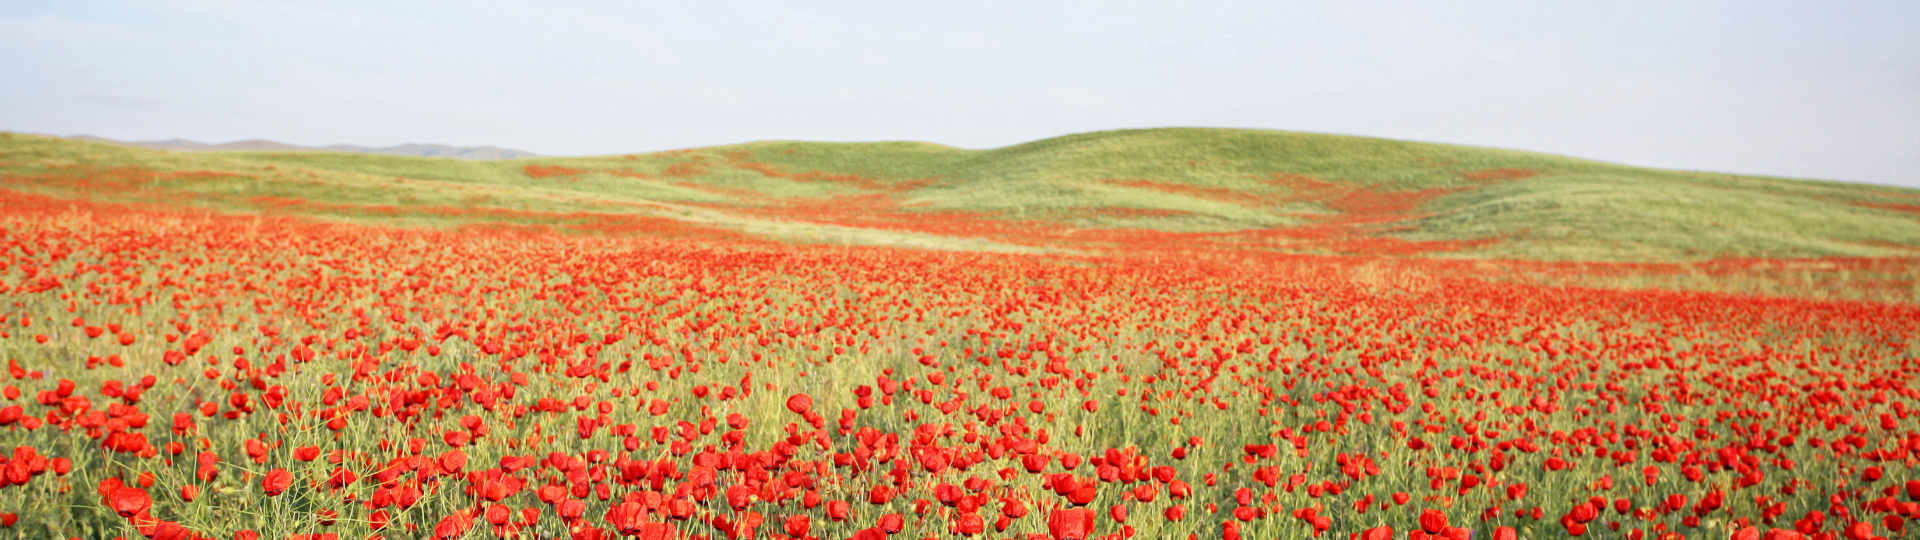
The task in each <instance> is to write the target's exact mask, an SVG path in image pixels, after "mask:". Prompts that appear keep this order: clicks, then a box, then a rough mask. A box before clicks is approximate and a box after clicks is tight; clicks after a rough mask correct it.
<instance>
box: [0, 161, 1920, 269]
mask: <svg viewBox="0 0 1920 540" xmlns="http://www.w3.org/2000/svg"><path fill="white" fill-rule="evenodd" d="M0 188H4V189H9V190H14V191H20V192H27V193H35V194H40V195H47V196H52V197H58V198H85V199H91V200H100V201H108V202H127V203H141V204H168V205H194V206H201V207H207V208H211V209H216V210H219V211H225V212H242V213H268V214H291V215H299V216H307V217H313V218H319V219H344V220H352V221H360V222H374V223H385V224H393V225H402V226H461V225H475V224H504V225H534V226H542V227H552V228H556V229H560V230H568V231H581V232H593V231H599V232H607V231H624V232H623V233H624V234H664V233H671V232H672V231H673V229H674V225H675V224H682V225H685V226H686V227H688V228H689V230H695V231H707V232H725V233H737V234H744V235H748V236H757V237H767V238H775V239H782V240H799V241H816V242H832V243H856V244H884V245H905V246H916V247H927V248H942V249H986V250H1065V251H1082V250H1098V249H1152V248H1155V247H1159V246H1166V247H1170V248H1180V247H1190V246H1194V245H1205V246H1211V247H1227V248H1234V249H1260V250H1275V251H1297V252H1336V253H1376V254H1391V255H1422V256H1447V257H1498V258H1522V259H1544V260H1697V259H1704V258H1717V257H1735V256H1761V257H1823V256H1864V257H1885V256H1913V255H1915V254H1917V253H1920V252H1916V251H1915V250H1916V248H1920V190H1911V189H1902V188H1893V187H1883V186H1872V185H1862V184H1848V183H1838V182H1821V181H1807V180H1790V179H1780V178H1761V177H1750V176H1736V175H1727V174H1716V173H1706V172H1685V171H1669V170H1657V169H1646V168H1638V167H1628V166H1622V165H1615V164H1609V163H1602V162H1595V161H1588V160H1581V159H1573V158H1566V157H1560V156H1552V155H1545V154H1537V153H1529V152H1518V151H1509V150H1498V149H1488V148H1476V147H1467V146H1456V145H1446V144H1430V143H1415V142H1405V141H1395V140H1387V139H1377V138H1366V137H1350V136H1337V135H1321V134H1308V133H1293V132H1281V131H1260V130H1233V129H1201V128H1177V129H1149V130H1125V131H1105V132H1095V133H1082V134H1075V135H1068V136H1063V137H1056V138H1051V139H1045V140H1040V141H1034V142H1029V143H1025V144H1019V145H1014V146H1008V147H1004V148H995V149H988V150H967V149H959V148H952V147H947V146H941V145H936V144H928V143H916V142H878V143H815V142H789V141H770V142H756V143H748V144H739V145H731V146H718V147H708V148H695V149H688V150H677V151H670V152H657V153H649V154H637V155H612V156H595V157H576V158H531V159H517V160H496V161H463V160H454V159H444V158H417V157H401V156H383V155H365V154H343V153H327V152H270V151H269V152H195V153H174V152H165V151H157V150H149V149H142V148H131V147H124V146H116V145H109V144H100V143H94V142H86V141H78V140H70V139H59V138H51V137H40V136H32V135H23V134H0ZM642 224H644V226H641V225H642ZM614 225H622V226H614Z"/></svg>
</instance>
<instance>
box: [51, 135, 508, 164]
mask: <svg viewBox="0 0 1920 540" xmlns="http://www.w3.org/2000/svg"><path fill="white" fill-rule="evenodd" d="M67 138H69V139H78V140H83V141H93V142H103V143H111V144H119V145H126V146H138V147H142V148H152V149H155V150H173V151H178V152H214V151H228V150H239V151H271V152H349V153H355V154H388V155H395V156H420V157H445V158H455V159H517V158H527V157H538V156H539V154H535V153H533V152H528V151H525V150H514V149H512V148H501V147H498V146H447V145H444V144H416V143H407V144H399V145H394V146H377V147H376V146H358V145H351V144H336V145H331V146H301V145H297V144H287V143H283V142H279V141H269V140H264V139H247V140H244V141H233V142H224V143H203V142H200V141H190V140H186V139H167V140H162V141H119V140H114V139H108V138H105V137H95V136H92V135H74V136H70V137H67Z"/></svg>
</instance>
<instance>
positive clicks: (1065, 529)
mask: <svg viewBox="0 0 1920 540" xmlns="http://www.w3.org/2000/svg"><path fill="white" fill-rule="evenodd" d="M1093 519H1094V512H1093V509H1091V508H1062V509H1059V510H1054V511H1052V512H1049V513H1047V534H1049V535H1052V536H1053V539H1054V540H1087V539H1088V538H1092V537H1093Z"/></svg>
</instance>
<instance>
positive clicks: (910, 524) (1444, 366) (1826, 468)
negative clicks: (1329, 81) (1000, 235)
mask: <svg viewBox="0 0 1920 540" xmlns="http://www.w3.org/2000/svg"><path fill="white" fill-rule="evenodd" d="M716 166H717V165H716ZM532 172H533V171H532V169H531V168H529V174H531V173H532ZM538 172H540V173H542V174H544V175H546V177H555V176H560V177H564V176H565V175H566V174H567V172H566V171H554V170H550V169H540V170H539V171H538ZM1487 174H1488V175H1491V176H1490V178H1489V179H1483V180H1485V181H1512V182H1521V181H1527V177H1528V176H1531V175H1526V174H1517V173H1504V172H1503V173H1501V174H1498V175H1493V174H1492V173H1487ZM22 178H26V177H24V176H19V177H15V180H14V181H12V183H11V184H10V185H11V186H12V188H14V189H5V190H0V361H4V362H5V363H6V365H7V372H6V375H5V377H4V381H3V383H4V388H0V393H3V395H0V538H115V537H119V538H165V539H189V538H217V539H229V538H233V539H252V538H303V539H318V538H348V539H362V538H495V537H502V538H606V539H611V538H640V539H646V540H664V539H688V538H692V539H723V538H724V539H743V538H762V539H804V538H821V539H846V538H852V539H857V540H881V539H888V538H893V539H921V538H983V539H984V538H991V539H1002V538H1011V539H1053V540H1067V539H1078V540H1092V539H1116V538H1146V539H1158V538H1170V539H1175V538H1229V539H1270V538H1342V539H1344V538H1361V539H1366V540H1378V539H1387V538H1393V539H1402V538H1416V539H1417V538H1449V539H1458V538H1469V537H1470V538H1494V539H1508V538H1559V537H1566V536H1580V537H1593V538H1633V539H1640V538H1676V537H1684V538H1736V539H1760V538H1835V539H1841V538H1844V539H1854V540H1862V539H1868V538H1905V537H1912V536H1915V533H1914V528H1915V527H1920V525H1916V524H1913V523H1911V522H1912V521H1913V520H1914V519H1920V471H1917V470H1916V469H1917V467H1920V418H1916V417H1920V381H1916V380H1915V377H1916V376H1920V304H1915V303H1912V302H1901V301H1884V300H1862V299H1859V298H1861V297H1876V298H1877V297H1880V296H1885V295H1884V294H1879V293H1884V292H1885V291H1886V290H1889V289H1888V288H1889V287H1892V289H1890V290H1896V291H1897V290H1898V289H1899V287H1909V286H1911V284H1912V281H1911V279H1912V276H1913V275H1914V274H1915V272H1916V270H1920V262H1916V259H1914V258H1911V257H1904V258H1903V257H1853V258H1846V257H1831V258H1824V259H1793V260H1789V259H1779V260H1770V259H1745V260H1740V261H1721V262H1718V263H1714V264H1713V265H1711V266H1705V267H1689V268H1709V269H1711V272H1715V273H1713V274H1712V275H1713V276H1716V277H1715V278H1714V279H1717V280H1719V281H1723V282H1728V281H1731V282H1750V283H1759V282H1765V283H1767V284H1768V285H1765V286H1763V287H1758V288H1764V289H1767V290H1773V291H1789V292H1791V291H1797V290H1807V289H1809V288H1817V287H1826V288H1836V287H1837V288H1846V287H1858V288H1860V289H1862V290H1867V289H1871V290H1870V291H1867V292H1865V293H1862V294H1857V295H1849V294H1845V291H1840V292H1838V293H1834V294H1824V295H1819V296H1814V295H1793V294H1748V293H1739V292H1729V291H1727V290H1689V289H1688V288H1687V287H1682V286H1669V287H1661V288H1650V287H1624V286H1618V285H1619V284H1621V283H1626V282H1629V281H1631V280H1634V279H1646V280H1651V281H1652V282H1657V283H1666V284H1669V285H1673V284H1680V285H1684V284H1685V282H1682V281H1674V280H1669V281H1661V280H1662V278H1661V277H1660V276H1661V275H1663V272H1668V271H1670V270H1672V268H1674V267H1670V266H1661V265H1658V264H1639V265H1635V264H1612V263H1606V264H1601V263H1574V262H1540V261H1524V260H1502V259H1473V258H1453V257H1415V256H1409V253H1408V252H1407V250H1406V247H1407V246H1408V245H1409V242H1413V241H1381V240H1378V239H1371V240H1369V239H1366V238H1361V237H1360V236H1358V235H1359V234H1360V233H1356V232H1352V231H1357V230H1360V229H1357V228H1356V227H1359V226H1361V225H1366V224H1370V223H1387V222H1394V221H1395V220H1396V219H1398V218H1395V217H1393V216H1390V215H1389V212H1403V211H1407V210H1406V209H1404V208H1400V207H1395V206H1391V205H1385V203H1380V204H1373V205H1371V206H1368V205H1366V204H1361V203H1364V202H1366V201H1368V200H1372V199H1364V198H1363V197H1361V196H1360V195H1355V194H1353V193H1346V194H1342V195H1341V196H1342V197H1344V199H1343V200H1348V201H1359V202H1352V203H1351V204H1349V206H1348V207H1343V208H1342V210H1343V212H1345V214H1344V215H1346V216H1350V217H1349V218H1348V219H1346V220H1345V221H1340V220H1326V221H1324V222H1321V223H1318V224H1310V225H1309V226H1307V227H1305V228H1302V229H1296V230H1295V231H1294V233H1295V234H1294V235H1293V236H1294V237H1300V234H1298V233H1299V231H1302V230H1306V231H1319V232H1317V233H1315V234H1318V235H1319V236H1316V237H1314V238H1313V239H1314V240H1315V241H1316V242H1331V241H1340V242H1347V243H1348V244H1349V245H1350V249H1343V250H1342V251H1343V252H1340V253H1327V252H1319V253H1314V252H1289V251H1284V250H1257V249H1246V248H1245V246H1244V245H1243V244H1225V243H1212V244H1209V243H1205V242H1197V241H1194V240H1193V239H1195V238H1203V237H1204V238H1212V239H1215V240H1218V239H1219V238H1220V235H1218V234H1214V233H1194V235H1193V236H1188V237H1184V238H1186V240H1184V241H1174V240H1172V239H1174V237H1170V236H1167V235H1165V234H1159V233H1149V232H1143V231H1132V232H1126V233H1124V234H1122V233H1118V232H1115V233H1110V234H1109V235H1107V236H1100V237H1097V238H1095V239H1086V238H1085V235H1084V234H1080V235H1072V233H1068V232H1057V234H1059V235H1060V237H1061V238H1067V237H1069V236H1071V237H1072V238H1073V239H1074V241H1076V242H1084V243H1079V244H1074V247H1076V248H1077V249H1072V250H1058V251H1052V252H1033V253H1023V252H1011V253H1009V252H998V253H995V252H982V251H969V250H930V249H913V248H898V247H886V246H861V245H827V244H808V243H794V242H786V241H773V240H768V239H765V238H757V237H753V236H752V235H747V234H734V233H723V232H716V231H715V230H712V229H710V228H703V227H698V226H690V225H686V224H685V223H668V222H629V223H628V224H630V225H634V226H635V227H630V228H625V229H619V232H618V233H603V234H583V233H580V232H577V231H574V232H568V231H563V230H557V229H555V228H545V227H527V226H516V225H512V224H507V223H495V224H493V225H491V226H483V225H469V226H462V227H457V228H436V227H416V226H406V225H404V224H383V223H374V222H342V221H339V220H325V219H311V218H310V217H303V216H292V215H273V214H271V213H265V214H262V213H255V214H247V213H237V212H228V211H210V210H207V209H204V208H191V207H188V206H185V205H179V204H171V203H167V202H166V201H161V202H159V203H140V204H134V203H125V202H101V201H97V200H90V199H88V198H82V197H73V196H71V194H59V195H46V194H41V193H35V192H32V190H28V189H26V188H24V187H22V186H27V187H32V186H34V185H37V184H29V183H28V182H29V181H32V182H42V181H43V180H44V177H34V178H32V179H25V180H22ZM543 178H544V177H543ZM814 180H817V179H807V180H806V181H814ZM45 182H52V181H51V180H45ZM1135 184H1139V185H1148V184H1144V183H1139V182H1136V183H1135ZM1361 195H1365V194H1361ZM1363 199H1364V200H1363ZM1386 199H1387V198H1381V200H1386ZM843 200H844V199H843ZM274 204H280V203H277V202H276V203H274ZM1402 206H1405V205H1402ZM794 208H797V209H790V210H791V211H793V212H801V211H802V210H807V209H806V208H802V207H794ZM1382 208H1384V209H1382ZM810 211H811V212H812V214H811V215H814V216H816V217H817V216H821V215H825V214H828V213H830V212H840V213H838V214H833V216H834V217H836V218H840V219H844V220H847V221H849V222H852V221H854V220H858V219H866V220H870V221H869V222H861V223H851V224H852V225H867V226H877V225H878V224H879V222H877V221H871V220H878V219H881V218H884V217H886V216H884V215H880V214H876V213H874V212H862V211H858V209H852V210H849V209H846V208H839V209H835V208H827V207H815V208H812V209H811V210H810ZM1896 211H1897V210H1896ZM876 215H879V216H880V217H875V216H876ZM901 219H902V221H908V220H909V218H901ZM954 219H957V218H954ZM953 222H956V221H953V219H949V220H948V221H939V220H928V221H925V222H923V223H921V225H922V228H923V229H925V230H924V231H923V232H941V231H945V232H948V233H951V232H953V231H952V230H950V229H940V228H941V227H947V226H948V225H950V224H951V223H953ZM979 223H983V224H987V225H992V226H1002V227H1006V226H1008V225H1005V224H1004V223H1001V222H990V221H981V222H979ZM994 223H1000V224H998V225H993V224H994ZM642 225H644V227H641V226H642ZM987 225H981V226H982V227H984V226H987ZM1342 227H1345V228H1342ZM936 229H940V230H936ZM969 231H973V233H974V234H982V233H978V229H969ZM668 233H672V234H668ZM1205 235H1210V236H1205ZM1329 238H1331V240H1329ZM1233 240H1234V241H1253V240H1246V239H1233ZM1500 241H1501V239H1499V238H1487V239H1483V240H1480V241H1479V243H1478V244H1475V243H1473V242H1465V243H1448V244H1445V245H1440V244H1439V243H1425V244H1419V246H1420V247H1421V248H1422V249H1423V250H1428V251H1432V250H1442V251H1444V250H1455V249H1471V248H1472V247H1473V246H1475V245H1487V244H1492V243H1498V242H1500ZM1220 242H1224V241H1220ZM1113 245H1120V246H1123V247H1125V249H1107V248H1110V247H1111V246H1113ZM1156 246H1157V247H1156ZM1769 261H1771V262H1769ZM1795 261H1799V262H1798V263H1797V262H1795ZM1807 261H1815V262H1817V263H1818V265H1820V266H1819V268H1820V269H1821V270H1820V271H1822V272H1827V273H1830V274H1836V275H1838V274H1845V275H1847V276H1853V278H1854V279H1852V280H1851V281H1844V280H1843V281H1837V282H1832V283H1829V282H1825V281H1818V280H1812V281H1808V279H1803V278H1805V276H1806V274H1797V275H1798V276H1800V277H1797V278H1793V280H1788V281H1793V282H1792V283H1788V282H1787V281H1768V280H1777V279H1785V278H1776V277H1770V276H1773V275H1774V274H1770V273H1769V272H1770V270H1768V268H1772V267H1770V266H1767V265H1768V264H1773V265H1775V266H1777V265H1785V264H1800V263H1806V262H1807ZM1762 263H1765V264H1762ZM1862 276H1864V277H1862ZM1833 283H1838V284H1837V285H1836V284H1833ZM1609 285H1612V286H1609ZM1873 291H1879V293H1875V292H1873ZM1876 295H1878V296H1876Z"/></svg>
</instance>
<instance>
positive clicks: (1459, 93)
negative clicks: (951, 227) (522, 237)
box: [0, 0, 1920, 186]
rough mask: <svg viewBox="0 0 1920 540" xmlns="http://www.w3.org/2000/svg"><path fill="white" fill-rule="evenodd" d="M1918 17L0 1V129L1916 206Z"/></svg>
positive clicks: (1727, 9)
mask: <svg viewBox="0 0 1920 540" xmlns="http://www.w3.org/2000/svg"><path fill="white" fill-rule="evenodd" d="M162 4H164V5H162ZM389 4H401V6H400V7H394V6H392V5H389ZM1916 21H1920V2H1916V1H1912V0H1905V1H1886V2H1847V1H1839V2H1808V1H1797V2H1758V1H1728V2H1690V1H1679V2H1645V3H1638V2H1537V1H1527V2H1472V3H1467V2H1423V3H1417V4H1416V3H1402V2H1396V3H1372V2H1329V3H1325V4H1314V5H1292V4H1291V3H1286V2H1236V3H1205V2H1190V3H1181V2H1139V3H1128V2H1078V3H1059V2H1008V3H980V2H939V3H933V2H924V3H923V2H898V1H893V2H860V3H842V2H827V1H813V2H697V3H688V4H687V5H682V6H668V5H664V4H661V5H656V4H655V3H651V2H607V3H597V2H596V3H567V5H565V6H561V7H551V6H534V5H530V4H487V3H478V2H474V3H468V2H462V3H446V4H430V3H427V2H390V1H376V2H302V3H297V4H295V3H279V2H266V1H231V2H227V1H182V2H126V3H119V2H84V1H65V0H62V1H52V0H27V1H21V0H7V1H5V2H0V73H3V74H5V75H4V78H5V83H4V84H0V129H5V130H14V131H26V132H35V133H54V134H75V133H89V134H96V135H103V136H108V137H114V138H122V139H152V138H169V137H184V138H191V139H199V140H206V141H215V142H219V141H227V140H234V139H242V138H256V137H258V138H268V139H277V140H283V141H288V142H294V143H301V144H330V143H354V144H368V145H385V144H397V143H402V142H440V143H449V144H494V145H501V146H508V147H515V148H522V149H526V150H531V151H534V152H540V153H544V154H558V155H569V154H594V153H618V152H637V151H648V150H662V149H670V148H680V147H688V146H701V145H709V144H722V143H733V142H744V141H749V140H757V139H810V140H883V139H888V140H890V139H912V140H925V141H934V142H941V143H947V144H952V145H955V146H962V147H972V148H982V147H992V146H1001V145H1006V144H1013V143H1017V142H1022V141H1027V140H1031V139H1037V138H1042V137H1049V136H1054V135H1061V134H1066V133H1072V132H1080V131H1090V130H1098V129H1111V128H1123V127H1149V126H1172V125H1178V126H1232V127H1259V128H1275V129H1289V130H1303V131H1318V132H1330V133H1349V134H1360V135H1372V136H1380V137H1390V138H1401V139H1415V140H1427V141H1441V142H1454V143H1463V144H1476V145H1486V146H1496V147H1508V148H1520V149H1528V150H1538V151H1545V152H1553V153H1561V154H1569V155H1574V156H1580V157H1588V158H1594V159H1601V160H1607V161H1617V162H1624V163H1631V164H1639V165H1651V166H1660V167H1673V168H1683V169H1700V170H1714V171H1727V172H1743V173H1759V174H1774V175H1784V176H1798V177H1812V178H1828V179H1841V180H1854V181H1874V182H1883V183H1897V184H1905V185H1910V186H1920V40H1917V39H1916V37H1915V36H1916V35H1920V26H1916V25H1917V24H1920V23H1916Z"/></svg>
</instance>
